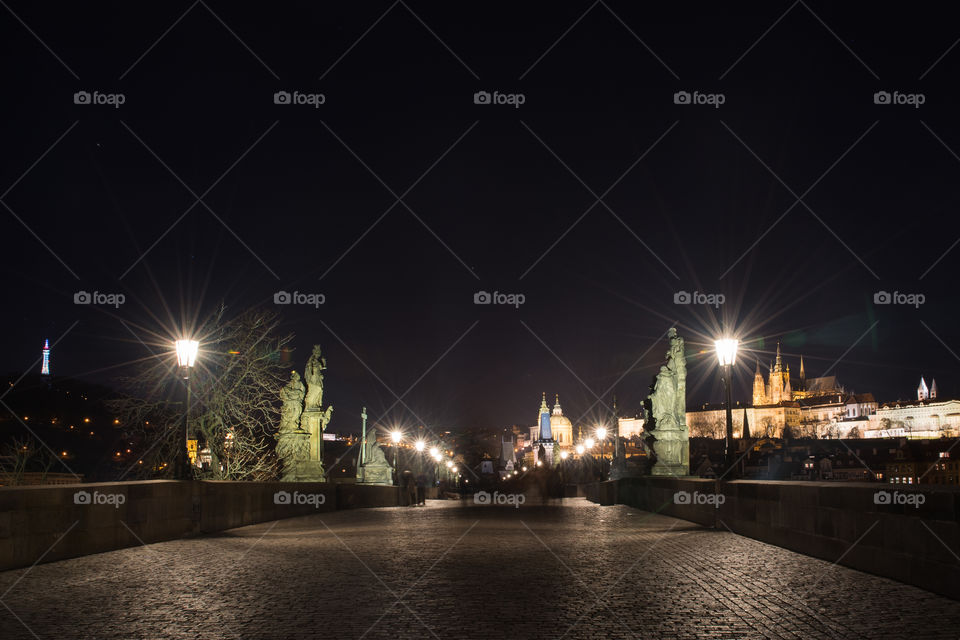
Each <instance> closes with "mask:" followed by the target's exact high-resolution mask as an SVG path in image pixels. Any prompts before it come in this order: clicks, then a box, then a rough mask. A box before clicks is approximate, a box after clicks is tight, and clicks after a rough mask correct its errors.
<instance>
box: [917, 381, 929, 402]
mask: <svg viewBox="0 0 960 640" xmlns="http://www.w3.org/2000/svg"><path fill="white" fill-rule="evenodd" d="M929 398H930V390H929V389H928V388H927V382H926V380H924V379H923V377H922V376H921V377H920V386H919V387H917V400H928V399H929Z"/></svg>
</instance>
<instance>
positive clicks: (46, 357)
mask: <svg viewBox="0 0 960 640" xmlns="http://www.w3.org/2000/svg"><path fill="white" fill-rule="evenodd" d="M40 375H42V376H48V375H50V340H44V341H43V366H42V367H40Z"/></svg>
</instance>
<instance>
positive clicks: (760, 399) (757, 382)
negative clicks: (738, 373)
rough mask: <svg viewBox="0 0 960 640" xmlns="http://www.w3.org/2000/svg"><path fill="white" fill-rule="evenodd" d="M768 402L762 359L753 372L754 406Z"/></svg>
mask: <svg viewBox="0 0 960 640" xmlns="http://www.w3.org/2000/svg"><path fill="white" fill-rule="evenodd" d="M761 404H767V389H766V386H765V385H764V384H763V374H762V373H760V361H759V360H757V371H756V373H754V374H753V406H755V407H756V406H758V405H761Z"/></svg>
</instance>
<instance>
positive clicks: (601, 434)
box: [597, 427, 607, 482]
mask: <svg viewBox="0 0 960 640" xmlns="http://www.w3.org/2000/svg"><path fill="white" fill-rule="evenodd" d="M597 437H598V438H600V481H601V482H602V481H603V464H604V462H603V447H604V445H606V444H607V430H606V428H605V427H597Z"/></svg>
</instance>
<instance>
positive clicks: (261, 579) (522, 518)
mask: <svg viewBox="0 0 960 640" xmlns="http://www.w3.org/2000/svg"><path fill="white" fill-rule="evenodd" d="M4 592H5V594H4V595H2V596H0V601H2V603H3V604H4V605H5V607H6V608H3V607H0V637H2V638H4V639H10V640H13V639H14V638H43V639H46V638H98V639H101V638H149V639H151V640H152V639H160V638H204V639H208V638H243V639H247V638H284V639H285V638H370V639H374V638H390V639H391V640H396V639H398V638H442V639H443V640H448V639H452V638H484V639H493V638H496V639H500V638H508V639H513V638H571V639H573V638H804V639H807V638H870V639H873V638H898V639H901V638H911V639H912V640H914V639H922V638H941V637H942V638H957V637H960V602H955V601H953V600H949V599H947V598H943V597H940V596H936V595H933V594H931V593H928V592H926V591H922V590H920V589H917V588H915V587H910V586H906V585H902V584H899V583H896V582H893V581H890V580H887V579H884V578H878V577H875V576H871V575H868V574H864V573H860V572H858V571H853V570H851V569H847V568H844V567H840V566H836V565H832V564H831V563H829V562H824V561H821V560H816V559H813V558H809V557H807V556H803V555H800V554H797V553H793V552H790V551H786V550H783V549H780V548H778V547H773V546H770V545H767V544H764V543H761V542H757V541H754V540H751V539H749V538H744V537H740V536H737V535H734V534H732V533H729V532H726V531H715V530H711V529H705V528H703V527H699V526H697V525H694V524H691V523H688V522H685V521H683V520H677V519H674V518H670V517H665V516H660V515H653V514H649V513H645V512H642V511H637V510H635V509H631V508H629V507H624V506H614V507H600V506H597V505H593V504H590V503H587V502H586V501H584V500H583V499H568V500H565V501H564V502H563V504H562V505H560V504H559V503H557V504H556V505H555V506H527V505H524V506H523V507H521V508H519V509H515V508H510V507H490V506H475V505H473V503H472V502H471V503H464V504H459V503H456V502H440V501H436V502H434V501H431V502H429V503H428V505H427V506H426V507H419V508H410V507H406V508H403V507H401V508H387V509H367V510H356V511H346V512H337V513H328V514H322V515H316V516H307V517H303V518H294V519H289V520H281V521H279V522H271V523H265V524H261V525H255V526H250V527H244V528H242V529H234V530H231V531H227V532H224V533H223V534H220V535H214V536H207V537H202V538H193V539H187V540H176V541H170V542H162V543H158V544H152V545H149V546H145V547H135V548H130V549H124V550H120V551H113V552H110V553H103V554H99V555H94V556H87V557H84V558H76V559H73V560H66V561H62V562H55V563H51V564H44V565H38V566H36V567H34V568H33V569H31V570H29V571H28V570H17V571H7V572H3V573H0V593H4Z"/></svg>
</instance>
